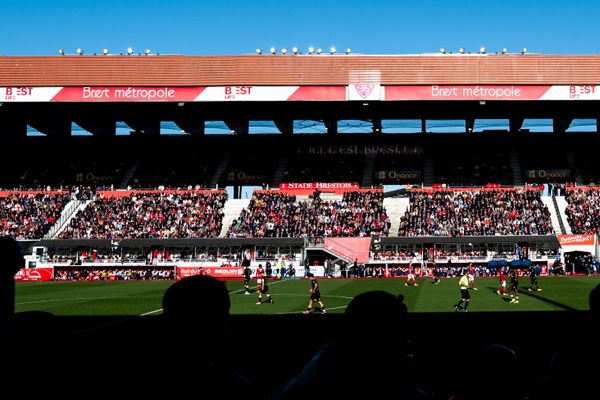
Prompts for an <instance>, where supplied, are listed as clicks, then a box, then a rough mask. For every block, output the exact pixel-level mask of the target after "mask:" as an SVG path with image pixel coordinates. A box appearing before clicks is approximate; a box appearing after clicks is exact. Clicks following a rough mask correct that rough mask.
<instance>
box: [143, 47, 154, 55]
mask: <svg viewBox="0 0 600 400" xmlns="http://www.w3.org/2000/svg"><path fill="white" fill-rule="evenodd" d="M150 53H152V51H151V50H150V49H146V51H145V52H144V54H146V55H147V56H149V55H150Z"/></svg>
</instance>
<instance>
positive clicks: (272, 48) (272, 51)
mask: <svg viewBox="0 0 600 400" xmlns="http://www.w3.org/2000/svg"><path fill="white" fill-rule="evenodd" d="M269 51H270V52H271V54H275V53H277V49H276V48H275V47H271V48H270V49H269Z"/></svg>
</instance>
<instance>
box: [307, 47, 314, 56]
mask: <svg viewBox="0 0 600 400" xmlns="http://www.w3.org/2000/svg"><path fill="white" fill-rule="evenodd" d="M314 52H315V48H314V47H312V46H310V47H309V48H308V54H314Z"/></svg>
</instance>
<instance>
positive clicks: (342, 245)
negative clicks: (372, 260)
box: [306, 237, 371, 263]
mask: <svg viewBox="0 0 600 400" xmlns="http://www.w3.org/2000/svg"><path fill="white" fill-rule="evenodd" d="M306 250H323V251H325V252H327V253H329V254H331V255H333V256H335V257H336V258H338V259H340V260H343V261H345V262H346V263H352V262H354V260H357V261H358V262H359V263H366V262H368V261H369V252H370V250H371V237H359V238H339V237H336V238H329V237H326V238H324V240H322V241H319V242H318V243H316V242H312V243H307V244H306Z"/></svg>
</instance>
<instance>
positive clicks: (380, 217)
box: [228, 192, 391, 237]
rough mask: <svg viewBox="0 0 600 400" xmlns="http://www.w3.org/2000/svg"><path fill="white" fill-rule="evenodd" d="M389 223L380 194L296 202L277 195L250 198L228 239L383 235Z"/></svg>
mask: <svg viewBox="0 0 600 400" xmlns="http://www.w3.org/2000/svg"><path fill="white" fill-rule="evenodd" d="M390 225H391V223H390V220H389V218H388V216H387V214H386V211H385V209H384V208H383V193H380V192H346V193H344V195H343V197H342V200H341V201H321V199H320V198H319V197H318V196H316V197H315V198H314V199H313V201H297V199H296V196H294V195H289V194H285V193H279V192H259V193H254V194H253V195H252V199H251V200H250V204H249V205H248V208H247V209H244V210H242V212H241V213H240V216H239V218H238V219H236V220H234V221H233V223H232V224H231V226H230V228H229V232H228V236H229V237H300V236H335V237H340V236H342V237H355V236H371V235H373V236H387V235H388V233H389V228H390Z"/></svg>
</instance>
